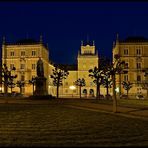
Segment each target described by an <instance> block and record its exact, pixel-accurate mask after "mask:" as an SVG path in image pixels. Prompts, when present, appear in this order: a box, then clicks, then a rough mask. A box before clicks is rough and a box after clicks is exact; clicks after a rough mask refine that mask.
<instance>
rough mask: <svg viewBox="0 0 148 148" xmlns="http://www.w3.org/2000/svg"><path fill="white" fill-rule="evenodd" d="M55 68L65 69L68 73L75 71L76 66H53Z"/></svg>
mask: <svg viewBox="0 0 148 148" xmlns="http://www.w3.org/2000/svg"><path fill="white" fill-rule="evenodd" d="M55 66H56V67H58V68H60V69H66V70H68V71H73V70H77V69H78V68H77V65H76V64H71V65H68V64H55Z"/></svg>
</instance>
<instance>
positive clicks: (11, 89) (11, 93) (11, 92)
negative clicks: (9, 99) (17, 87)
mask: <svg viewBox="0 0 148 148" xmlns="http://www.w3.org/2000/svg"><path fill="white" fill-rule="evenodd" d="M12 88H13V87H12V86H11V94H12Z"/></svg>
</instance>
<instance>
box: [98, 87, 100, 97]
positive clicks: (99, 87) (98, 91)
mask: <svg viewBox="0 0 148 148" xmlns="http://www.w3.org/2000/svg"><path fill="white" fill-rule="evenodd" d="M98 96H99V99H100V84H99V85H98Z"/></svg>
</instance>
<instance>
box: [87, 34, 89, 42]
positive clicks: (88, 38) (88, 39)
mask: <svg viewBox="0 0 148 148" xmlns="http://www.w3.org/2000/svg"><path fill="white" fill-rule="evenodd" d="M88 43H89V35H88V34H87V44H88Z"/></svg>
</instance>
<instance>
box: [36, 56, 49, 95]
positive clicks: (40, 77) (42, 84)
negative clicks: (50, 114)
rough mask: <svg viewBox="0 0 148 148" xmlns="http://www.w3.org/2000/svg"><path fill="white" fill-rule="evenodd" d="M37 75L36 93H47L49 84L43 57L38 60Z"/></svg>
mask: <svg viewBox="0 0 148 148" xmlns="http://www.w3.org/2000/svg"><path fill="white" fill-rule="evenodd" d="M36 72H37V77H36V82H35V85H36V89H35V92H34V94H35V95H38V96H43V95H47V94H48V92H47V85H46V78H45V77H44V67H43V61H42V60H41V58H39V60H38V61H37V68H36Z"/></svg>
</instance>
